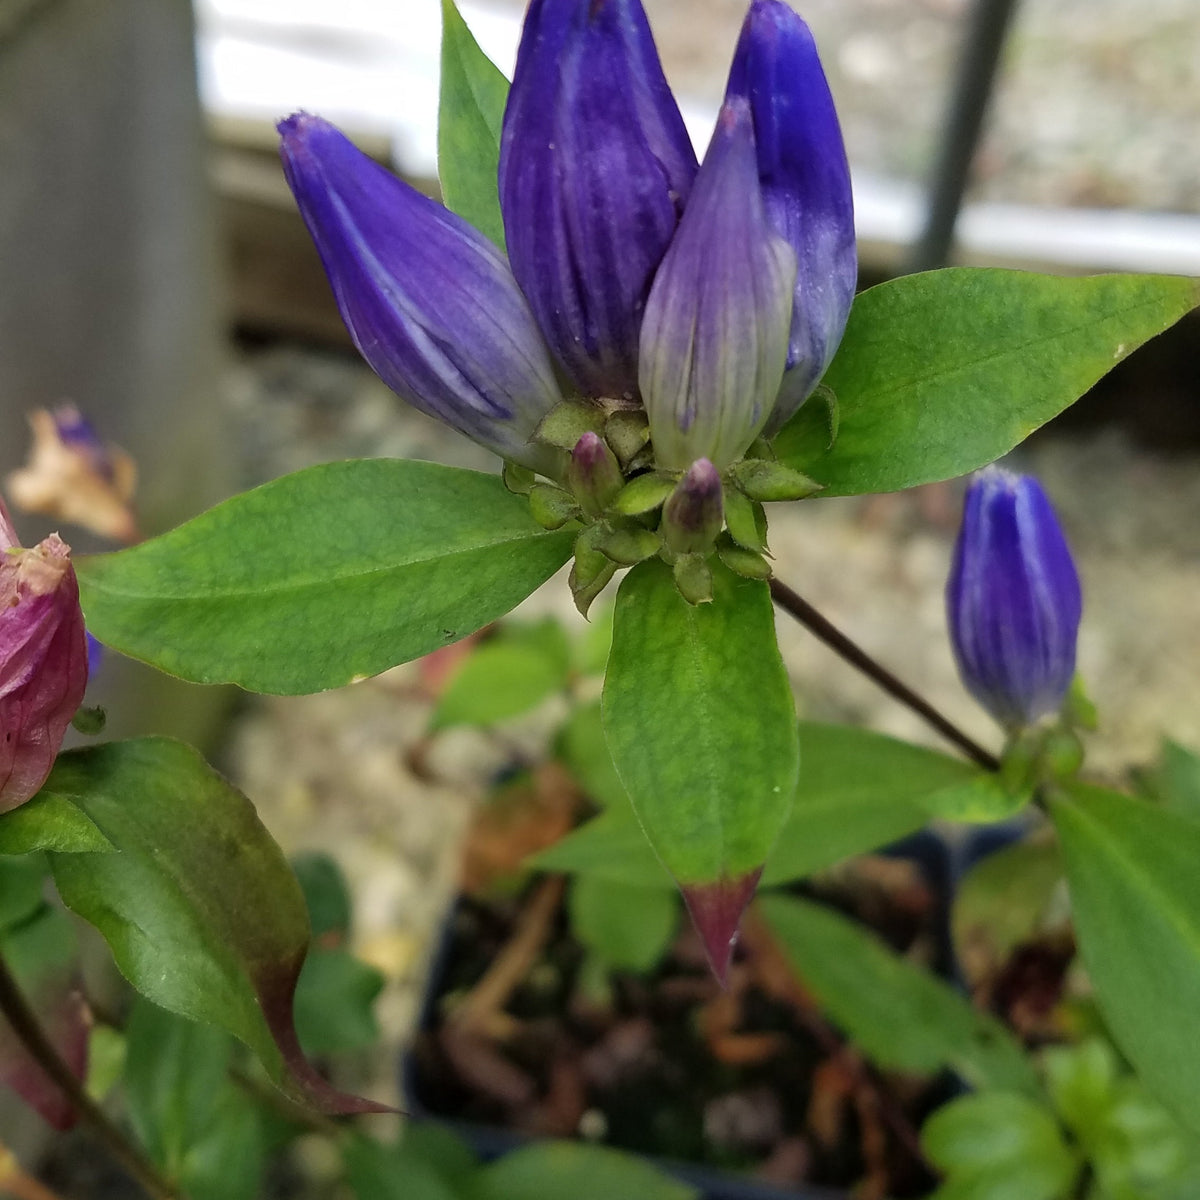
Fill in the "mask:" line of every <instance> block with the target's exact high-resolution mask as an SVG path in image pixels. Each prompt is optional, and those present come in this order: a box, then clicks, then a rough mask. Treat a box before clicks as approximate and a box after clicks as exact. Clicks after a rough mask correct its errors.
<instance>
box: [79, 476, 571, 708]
mask: <svg viewBox="0 0 1200 1200" xmlns="http://www.w3.org/2000/svg"><path fill="white" fill-rule="evenodd" d="M572 536H573V535H572V534H571V533H569V532H568V533H562V532H560V533H547V532H546V531H545V530H544V529H542V528H541V526H539V525H537V524H536V523H535V522H534V520H533V518H532V517H531V516H530V515H529V505H528V503H527V502H526V501H525V500H524V499H523V498H522V497H520V496H514V495H512V494H511V493H510V492H508V491H507V490H506V489H505V487H504V485H503V483H501V481H500V478H499V476H494V475H484V474H481V473H479V472H477V471H463V470H458V469H456V468H453V467H443V466H439V465H438V464H437V463H428V462H410V461H407V460H403V459H358V460H354V461H349V462H337V463H328V464H325V465H323V466H317V467H309V468H307V469H306V470H303V471H297V472H296V473H295V474H292V475H285V476H284V477H283V478H282V479H277V480H275V481H274V482H272V483H268V484H265V485H264V486H263V487H259V488H255V489H254V490H252V491H249V492H244V493H242V494H241V495H240V496H235V497H233V499H231V500H226V501H225V502H224V503H223V504H219V505H217V507H216V508H213V509H210V510H209V511H208V512H206V513H203V514H201V515H200V516H198V517H196V518H195V519H193V520H191V521H188V522H187V523H186V524H184V525H181V526H180V527H179V528H178V529H173V530H172V531H171V532H169V533H166V534H164V535H163V536H162V537H158V538H154V539H152V540H151V541H148V542H144V543H142V545H140V546H135V547H133V548H132V549H129V550H122V551H119V552H118V553H116V554H105V555H100V556H97V557H92V558H83V559H80V560H78V561H77V564H76V567H77V571H78V574H79V582H80V594H81V596H82V599H83V606H84V612H85V614H86V616H87V620H88V628H89V629H91V630H92V632H93V633H94V634H95V635H96V636H97V637H98V638H99V639H100V640H101V641H102V642H104V643H105V645H108V646H112V647H113V648H114V649H116V650H119V651H120V652H121V653H123V654H128V655H130V656H131V657H132V658H139V659H142V660H143V661H145V662H148V663H150V664H151V665H153V666H156V667H158V668H159V669H160V670H163V671H166V672H167V673H168V674H172V675H179V676H182V677H183V678H184V679H190V680H192V681H193V682H195V683H236V684H239V685H240V686H241V687H244V688H246V689H248V690H250V691H259V692H272V693H278V694H283V695H294V694H297V693H301V692H316V691H321V690H323V689H325V688H332V687H341V686H343V685H344V684H347V683H351V682H353V681H354V680H356V679H360V678H365V677H367V676H370V675H375V674H378V673H379V672H380V671H384V670H386V669H387V668H388V667H393V666H395V665H396V664H397V663H401V662H407V661H409V660H410V659H413V658H418V657H419V656H421V655H422V654H427V653H429V652H430V651H431V650H436V649H437V648H438V647H439V646H444V645H447V644H448V643H450V642H455V641H457V640H458V639H459V638H461V637H465V636H466V635H467V634H468V633H472V632H473V631H474V630H476V629H479V628H480V627H481V626H483V625H486V624H487V623H488V622H489V621H494V620H495V619H496V618H497V617H500V616H503V615H504V614H505V613H506V612H508V611H509V610H510V609H511V608H513V607H514V606H515V605H517V604H519V603H520V602H521V601H522V600H523V599H525V597H526V596H528V595H529V593H530V592H532V591H533V590H534V589H535V588H536V587H537V586H538V585H539V584H540V583H542V582H543V581H544V580H545V579H547V578H549V576H550V575H552V574H553V573H554V572H555V571H556V570H557V569H558V568H559V567H560V566H561V565H562V564H563V563H564V562H565V561H566V559H567V556H568V555H569V554H570V551H571V542H572Z"/></svg>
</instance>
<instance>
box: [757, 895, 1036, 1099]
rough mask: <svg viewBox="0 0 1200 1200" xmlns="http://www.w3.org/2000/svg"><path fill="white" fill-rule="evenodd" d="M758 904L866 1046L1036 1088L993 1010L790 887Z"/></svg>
mask: <svg viewBox="0 0 1200 1200" xmlns="http://www.w3.org/2000/svg"><path fill="white" fill-rule="evenodd" d="M758 906H759V909H760V911H761V912H762V914H763V916H764V917H765V918H766V921H767V924H768V925H769V926H770V928H771V931H772V933H774V935H775V937H776V938H777V939H778V940H779V944H780V946H782V948H783V950H784V953H785V954H786V956H787V958H788V961H789V962H790V963H791V964H792V966H793V967H794V968H795V970H796V972H797V974H798V975H799V976H800V978H801V979H802V980H803V981H804V983H805V985H806V986H807V987H808V988H810V989H811V991H812V993H813V995H815V996H816V998H817V1000H818V1001H819V1002H820V1004H821V1007H822V1008H823V1009H824V1010H825V1012H827V1013H828V1014H829V1015H830V1016H831V1017H832V1018H833V1020H834V1021H836V1022H837V1024H838V1025H840V1026H841V1027H842V1029H843V1030H845V1032H846V1034H847V1036H848V1037H849V1038H850V1040H851V1041H852V1042H854V1044H855V1045H857V1046H858V1047H859V1048H860V1049H861V1050H862V1051H863V1053H864V1054H866V1055H867V1056H868V1057H869V1058H872V1059H874V1060H875V1061H876V1062H877V1063H879V1064H880V1066H883V1067H888V1068H891V1069H894V1070H897V1071H911V1072H915V1073H920V1074H932V1073H933V1072H935V1071H939V1070H941V1069H943V1068H945V1067H949V1068H951V1069H952V1070H955V1071H957V1072H958V1073H959V1074H960V1075H962V1076H963V1078H965V1079H966V1080H968V1082H970V1083H971V1084H973V1085H974V1086H976V1087H986V1088H998V1089H1007V1090H1009V1091H1020V1092H1028V1093H1030V1094H1036V1092H1037V1087H1038V1084H1037V1077H1036V1076H1035V1075H1034V1072H1033V1068H1032V1067H1031V1066H1030V1064H1029V1062H1028V1060H1027V1059H1026V1058H1025V1055H1024V1052H1023V1051H1022V1050H1021V1047H1020V1046H1019V1045H1018V1044H1017V1043H1016V1042H1015V1041H1014V1040H1013V1038H1012V1035H1011V1034H1010V1033H1009V1032H1008V1030H1006V1029H1005V1028H1004V1026H1003V1025H1001V1024H1000V1022H999V1021H997V1020H996V1019H995V1018H994V1017H991V1016H989V1015H988V1014H987V1013H982V1012H979V1011H978V1010H977V1009H975V1008H974V1007H972V1005H971V1003H970V1002H969V1001H968V1000H967V999H966V997H964V996H962V995H961V994H960V993H958V992H956V991H955V990H954V989H953V988H951V987H950V986H949V985H948V984H945V983H943V982H942V981H941V980H940V979H935V978H934V977H933V976H932V975H931V974H929V972H928V971H926V970H923V969H922V968H921V967H918V966H916V965H915V964H913V963H910V962H908V961H907V960H906V959H904V958H902V957H901V956H900V955H898V954H897V953H896V952H895V951H893V950H892V949H890V948H889V947H888V946H885V945H884V943H883V942H881V941H880V940H879V939H878V938H877V937H875V935H874V934H872V933H869V932H868V931H867V930H866V929H864V928H863V927H862V926H860V925H858V924H857V923H856V922H854V921H852V920H850V919H849V918H848V917H844V916H841V915H840V914H838V913H835V912H833V911H832V910H830V909H827V908H823V907H821V906H820V905H817V904H812V903H810V902H808V901H804V900H798V899H796V898H794V897H791V896H782V895H778V894H775V895H769V896H764V897H763V898H762V899H761V900H760V901H759V902H758Z"/></svg>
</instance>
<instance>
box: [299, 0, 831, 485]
mask: <svg viewBox="0 0 1200 1200" xmlns="http://www.w3.org/2000/svg"><path fill="white" fill-rule="evenodd" d="M797 126H801V128H797ZM280 132H281V134H282V136H283V158H284V166H285V170H286V172H287V175H288V180H289V182H290V183H291V185H292V189H293V191H294V192H295V193H296V196H297V200H298V202H299V205H300V209H301V212H302V213H303V215H304V217H305V220H306V221H307V223H308V226H309V229H310V231H311V232H312V234H313V236H314V238H315V240H316V242H317V245H318V248H319V249H320V252H321V256H322V259H323V261H324V264H325V268H326V271H327V273H328V274H329V277H330V279H331V281H332V283H333V287H334V292H335V294H336V297H337V300H338V304H339V307H340V309H341V312H342V316H343V318H344V319H345V321H346V323H347V325H348V326H349V328H350V331H351V333H352V335H353V336H354V339H355V341H356V343H357V344H358V346H359V348H360V349H361V350H362V352H363V354H364V356H365V357H366V358H367V360H368V362H370V364H371V365H372V366H373V367H374V368H375V370H376V371H377V372H378V373H379V374H380V376H381V377H382V378H383V379H384V380H385V382H387V383H388V384H389V385H390V386H391V387H392V388H393V389H394V390H396V391H397V392H398V393H399V394H400V395H401V396H403V397H405V398H406V399H408V400H410V401H411V402H413V403H414V404H415V405H417V407H419V408H421V409H422V410H423V411H425V412H428V413H431V414H432V415H435V416H438V417H440V418H441V419H443V420H444V421H446V422H447V423H449V424H451V425H453V426H454V427H455V428H458V429H460V430H462V431H463V432H465V433H466V434H467V435H468V436H470V437H472V438H474V439H475V440H476V441H478V442H480V443H482V444H483V445H485V446H489V447H490V448H492V449H494V450H496V451H497V452H498V453H500V454H501V455H503V456H504V457H507V458H510V459H514V460H515V461H517V462H519V463H523V464H525V465H527V466H532V467H533V468H534V469H536V470H541V471H542V472H543V473H545V474H553V475H554V476H555V478H558V479H561V478H562V470H563V468H562V460H561V459H558V460H557V461H555V460H553V459H551V458H549V455H550V452H549V451H548V450H539V449H538V448H537V447H536V446H534V445H531V444H530V441H529V439H530V438H531V437H532V436H533V435H534V433H535V431H536V430H537V428H538V424H539V421H540V419H541V417H542V416H544V415H545V414H546V412H547V410H548V409H549V408H551V407H552V406H553V405H554V404H555V402H556V401H557V399H558V398H559V397H558V392H557V390H556V383H555V380H556V379H557V380H560V381H561V382H562V385H563V386H565V387H566V390H567V393H568V395H569V397H571V398H574V397H582V398H583V399H584V400H586V401H594V402H597V403H598V404H599V405H600V406H601V407H603V408H604V409H605V410H606V411H607V412H609V413H611V412H612V411H613V410H614V409H622V408H627V409H634V408H636V407H638V406H639V405H642V406H644V407H645V408H646V410H647V413H648V415H649V417H650V423H651V426H652V429H651V434H652V442H653V448H654V454H655V460H656V465H658V466H660V467H664V468H666V469H668V470H673V471H679V472H682V471H686V470H687V469H688V468H689V467H690V465H691V464H692V463H693V462H695V461H697V460H698V459H700V458H705V459H708V460H710V461H711V463H712V464H713V466H714V467H715V468H716V469H717V471H718V472H723V471H725V470H726V469H727V468H728V467H729V466H731V465H732V464H733V463H734V462H736V461H737V459H738V458H739V457H741V456H742V455H743V454H744V453H745V452H746V450H747V448H748V447H749V446H750V445H751V443H752V442H753V440H754V439H755V437H757V436H758V435H759V434H761V433H764V432H765V433H768V434H770V433H772V432H774V431H775V430H776V429H777V428H778V427H779V426H780V425H781V424H782V423H783V421H784V420H785V419H786V418H787V416H789V415H790V414H791V413H792V412H793V411H794V410H795V408H796V407H797V406H798V405H799V404H800V402H801V401H802V400H803V399H804V397H805V396H806V395H807V394H808V393H809V392H810V391H811V390H812V388H813V386H814V385H815V383H816V381H817V379H818V378H819V376H820V374H821V373H822V372H823V371H824V369H825V367H826V365H827V364H828V362H829V360H830V358H831V357H832V355H833V352H834V349H835V348H836V344H837V341H838V339H839V337H840V336H841V332H842V329H843V327H844V325H845V320H846V312H847V310H848V307H849V302H850V295H851V293H852V292H853V288H854V277H855V260H854V229H853V214H852V208H851V203H850V195H849V183H848V176H847V173H846V165H845V151H844V148H843V146H842V141H841V134H840V132H839V130H838V126H837V120H836V116H835V115H834V113H833V106H832V100H831V99H830V96H829V89H828V86H827V84H826V81H825V77H824V74H823V73H822V71H821V66H820V63H819V61H818V60H817V57H816V52H815V49H814V47H813V44H812V38H811V35H810V34H809V32H808V29H807V27H806V26H805V25H804V23H803V21H801V20H800V18H799V17H797V16H796V15H795V14H794V13H793V12H792V11H791V9H789V8H788V7H787V6H786V4H784V3H782V0H755V2H754V4H753V5H752V7H751V9H750V12H749V15H748V17H747V20H746V25H745V28H744V30H743V34H742V39H741V42H740V43H739V47H738V52H737V58H736V61H735V63H734V67H733V71H732V73H731V75H730V80H729V87H728V92H727V97H726V103H725V105H724V107H723V109H722V112H721V115H720V118H719V120H718V126H717V131H716V133H715V135H714V137H713V141H712V144H711V145H710V147H709V151H708V154H707V156H706V159H705V164H704V167H703V168H701V169H700V170H699V171H698V170H697V166H696V158H695V154H694V152H693V150H692V147H691V144H690V142H689V140H688V136H687V133H686V130H685V129H684V125H683V121H682V119H681V117H680V115H679V110H678V107H677V105H676V103H675V101H674V99H673V98H672V96H671V93H670V90H669V88H668V87H667V83H666V80H665V77H664V75H663V72H662V67H661V65H660V63H659V60H658V55H657V52H656V50H655V47H654V42H653V39H652V37H651V35H650V30H649V26H648V24H647V22H646V17H645V13H644V11H643V9H642V5H641V0H532V3H531V4H530V6H529V10H528V13H527V15H526V19H525V25H524V30H523V33H522V38H521V43H520V47H519V50H518V54H517V64H516V70H515V73H514V78H513V84H512V88H511V89H510V92H509V96H508V103H507V107H506V110H505V113H504V120H503V128H502V131H501V139H500V140H501V146H500V161H499V181H498V182H499V199H500V208H501V215H502V217H503V223H504V231H505V240H506V244H507V250H508V258H509V261H510V262H511V270H510V267H509V262H506V261H505V259H504V258H503V257H502V256H501V255H499V254H498V253H497V252H496V251H495V250H494V248H493V247H492V246H491V245H490V243H488V242H487V241H486V239H484V238H483V237H482V236H481V235H479V234H478V233H476V232H475V231H474V230H472V229H471V228H470V227H469V226H467V225H466V224H464V223H463V222H462V221H461V220H459V219H458V218H457V217H456V216H453V215H452V214H450V213H448V212H447V211H446V210H445V209H443V208H441V207H440V206H439V205H436V204H434V203H433V202H432V201H429V200H427V199H425V198H424V197H421V196H419V195H418V194H417V193H416V192H414V191H413V190H412V189H411V188H408V187H407V186H406V185H404V184H402V183H401V182H399V181H398V180H397V179H395V178H394V177H393V176H391V175H390V174H389V173H388V172H386V171H384V170H383V168H381V167H379V166H378V165H376V164H375V163H373V162H371V161H370V160H369V159H366V158H365V157H364V156H362V155H360V154H358V152H357V151H355V150H354V149H353V148H352V147H351V146H350V145H349V143H348V142H346V140H345V139H344V138H342V137H341V135H340V134H338V133H337V131H336V130H334V129H333V128H332V127H331V126H329V125H327V124H326V123H325V122H323V121H321V120H319V119H318V118H315V117H308V116H303V115H299V116H294V117H291V118H289V119H288V120H286V121H284V122H283V123H282V124H281V125H280ZM552 362H553V363H555V364H556V367H557V370H554V369H553V368H552V367H551V366H550V364H551V363H552ZM550 440H553V439H550ZM568 448H569V447H568ZM628 457H630V455H626V456H625V458H628ZM625 458H622V461H625ZM548 461H549V462H550V464H551V465H550V467H549V469H548V467H547V463H548Z"/></svg>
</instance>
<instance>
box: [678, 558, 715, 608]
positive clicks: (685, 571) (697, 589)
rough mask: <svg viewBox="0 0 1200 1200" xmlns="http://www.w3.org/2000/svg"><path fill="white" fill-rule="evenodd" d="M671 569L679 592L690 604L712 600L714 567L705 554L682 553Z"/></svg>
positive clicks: (705, 602)
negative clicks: (709, 563)
mask: <svg viewBox="0 0 1200 1200" xmlns="http://www.w3.org/2000/svg"><path fill="white" fill-rule="evenodd" d="M671 570H672V571H673V572H674V575H675V586H676V587H677V588H678V589H679V594H680V595H681V596H682V597H683V598H684V599H685V600H686V601H687V602H688V603H689V604H708V603H709V602H710V601H711V600H712V598H713V578H712V568H711V567H710V566H709V565H708V560H707V558H706V557H705V556H704V555H703V554H681V555H680V556H679V557H678V558H677V559H676V560H675V563H674V565H673V566H672V568H671Z"/></svg>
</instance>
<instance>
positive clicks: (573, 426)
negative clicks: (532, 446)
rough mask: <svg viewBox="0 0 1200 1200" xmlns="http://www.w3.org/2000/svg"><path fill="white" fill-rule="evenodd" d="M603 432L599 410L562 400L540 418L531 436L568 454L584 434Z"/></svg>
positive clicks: (601, 413) (602, 422)
mask: <svg viewBox="0 0 1200 1200" xmlns="http://www.w3.org/2000/svg"><path fill="white" fill-rule="evenodd" d="M603 432H604V413H603V412H602V411H601V410H600V409H599V408H597V407H596V406H595V405H592V404H584V403H581V402H580V401H577V400H564V401H563V402H562V403H561V404H556V405H555V406H554V407H553V408H552V409H551V410H550V411H549V412H548V413H547V414H546V415H545V416H544V417H543V418H542V423H541V424H540V425H539V426H538V427H537V432H536V433H535V434H534V435H533V436H534V438H535V439H537V440H538V441H542V442H548V443H549V444H550V445H551V446H557V447H558V448H559V449H560V450H566V451H568V452H570V451H571V450H574V449H575V444H576V442H578V441H579V439H580V438H581V437H583V435H584V434H585V433H598V434H603Z"/></svg>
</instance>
